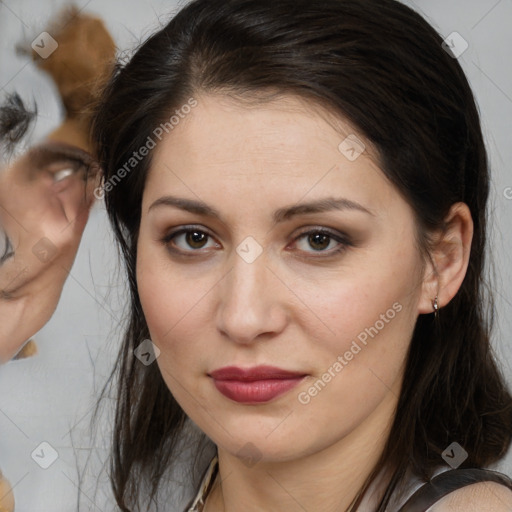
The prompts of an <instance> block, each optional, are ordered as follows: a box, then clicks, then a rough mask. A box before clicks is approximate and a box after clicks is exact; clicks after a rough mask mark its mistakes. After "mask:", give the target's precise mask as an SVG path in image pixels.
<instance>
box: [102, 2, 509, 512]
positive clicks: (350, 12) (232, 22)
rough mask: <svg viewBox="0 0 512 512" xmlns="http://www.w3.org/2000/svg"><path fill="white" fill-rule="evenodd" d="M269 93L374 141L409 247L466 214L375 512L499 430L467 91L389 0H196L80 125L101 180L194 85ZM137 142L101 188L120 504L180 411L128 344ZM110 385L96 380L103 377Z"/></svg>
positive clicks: (503, 435)
mask: <svg viewBox="0 0 512 512" xmlns="http://www.w3.org/2000/svg"><path fill="white" fill-rule="evenodd" d="M265 91H278V92H279V93H280V94H283V95H285V94H286V95H296V96H300V97H302V98H307V99H308V100H310V101H311V102H313V104H315V103H316V104H318V105H323V106H328V107H329V108H330V110H331V111H332V112H336V113H338V114H339V116H340V118H345V119H347V120H348V121H349V122H350V123H352V125H353V126H354V127H356V128H357V129H358V130H359V131H360V133H362V134H363V135H364V136H365V137H366V138H367V139H368V140H369V141H371V143H372V144H373V145H374V146H375V148H376V149H377V151H378V153H379V159H380V165H381V169H382V172H384V173H385V175H386V176H387V178H388V179H389V180H390V181H391V182H392V183H393V184H394V185H395V186H396V189H397V190H398V191H399V193H400V194H402V196H403V197H404V198H405V199H406V201H407V202H408V203H409V204H410V205H411V207H412V209H413V211H414V214H415V220H416V224H417V230H418V233H419V235H420V236H419V239H418V249H419V250H420V251H421V252H422V254H423V255H424V256H425V258H427V257H428V255H429V251H430V250H431V246H430V238H429V234H430V233H431V232H432V230H436V229H440V228H443V226H444V223H443V220H444V218H445V216H446V215H447V213H448V211H449V209H450V207H451V206H452V205H453V204H454V203H456V202H459V201H462V202H464V203H466V204H467V205H468V206H469V208H470V211H471V215H472V218H473V222H474V235H473V240H472V245H471V255H470V260H469V267H468V269H467V273H466V276H465V279H464V281H463V283H462V285H461V287H460V289H459V291H458V293H457V294H456V296H455V297H454V298H453V299H452V301H451V302H450V303H449V304H447V305H446V306H445V307H443V308H442V309H441V311H440V314H439V316H438V318H434V315H420V316H419V317H418V319H417V323H416V326H415V330H414V334H413V338H412V341H411V344H410V350H409V354H408V359H407V366H406V370H405V376H404V385H403V389H402V393H401V395H400V397H399V403H398V407H397V411H396V416H395V418H394V424H393V427H392V430H391V434H390V436H389V438H388V440H387V444H386V446H385V449H384V452H383V453H382V457H381V459H380V460H379V462H378V464H377V465H376V467H375V470H374V471H373V472H372V474H371V475H369V477H368V480H367V483H366V484H365V487H364V488H363V490H365V489H366V486H367V485H368V484H369V483H370V482H371V480H372V478H374V477H375V475H376V474H377V472H378V471H379V470H380V469H381V468H382V467H384V466H387V465H388V464H389V465H390V467H392V468H394V469H395V472H394V475H393V478H392V479H391V482H390V484H389V486H388V488H387V491H386V494H385V495H384V497H383V499H382V501H381V503H380V504H379V506H378V509H377V510H378V512H382V511H384V510H385V508H386V506H387V504H388V503H389V500H390V498H391V496H392V494H393V493H394V492H395V491H396V490H397V489H398V486H399V484H401V483H402V482H403V481H404V479H405V475H406V470H410V471H412V472H414V474H416V475H418V476H419V477H421V478H424V479H429V478H430V477H431V476H432V474H433V471H434V470H435V469H436V468H438V467H439V466H440V465H443V464H444V463H443V460H442V458H441V453H442V452H443V451H444V450H445V448H447V446H449V445H450V444H451V443H452V442H453V441H457V442H458V443H459V444H460V445H462V446H463V447H464V448H465V449H466V451H467V452H468V458H467V460H466V461H465V462H464V464H463V467H486V466H488V465H490V464H492V463H494V462H496V461H498V460H499V459H500V458H502V457H503V456H504V454H505V453H506V451H507V449H508V447H509V444H510V442H511V435H512V434H511V425H512V398H511V396H510V394H509V391H508V390H507V387H506V384H505V382H504V380H503V377H502V375H501V374H500V371H499V369H498V368H497V365H496V362H495V359H494V356H493V354H492V350H491V346H490V333H491V328H492V324H493V319H494V303H493V297H492V294H491V293H490V292H489V290H486V289H485V283H486V281H485V280H484V271H485V255H486V254H487V252H486V219H487V199H488V193H489V171H488V162H487V155H486V149H485V146H484V142H483V137H482V132H481V127H480V120H479V114H478V110H477V107H476V105H475V100H474V97H473V94H472V91H471V89H470V86H469V84H468V81H467V79H466V77H465V75H464V73H463V71H462V68H461V66H460V64H459V63H458V61H457V59H455V58H454V56H453V55H451V54H449V53H447V51H445V49H444V48H442V38H441V36H440V35H439V34H438V33H437V32H436V31H435V30H434V29H433V28H432V27H431V26H430V25H429V24H428V23H427V22H426V21H425V20H424V19H423V18H422V17H421V16H420V15H419V14H417V13H416V12H415V11H413V10H412V9H410V8H408V7H406V6H404V5H402V4H401V3H399V2H397V1H395V0H322V1H321V2H311V0H195V1H192V2H190V3H189V4H188V5H186V6H185V7H183V8H182V9H181V10H180V11H179V12H178V13H177V15H176V16H175V17H174V18H173V19H172V20H171V21H170V22H169V23H168V24H167V25H166V26H165V27H163V28H162V29H161V30H159V31H158V32H157V33H155V34H154V35H152V36H151V37H150V38H149V39H148V40H147V41H146V42H145V43H144V44H142V45H141V46H140V48H139V49H138V50H137V52H136V53H135V55H134V56H133V58H132V59H131V60H130V61H129V62H128V63H126V64H125V65H119V66H118V67H117V69H116V71H115V73H114V76H113V78H112V80H111V82H110V84H109V85H108V87H107V89H106V91H105V94H104V97H103V100H102V104H101V106H100V108H99V109H98V113H97V116H96V118H95V122H94V137H95V140H96V142H97V144H98V148H99V158H100V162H101V164H102V166H103V169H104V178H105V181H108V180H109V179H111V178H112V177H113V176H114V175H115V173H116V172H117V170H118V169H120V168H122V167H123V165H124V164H125V163H126V162H127V161H128V160H129V159H130V157H131V156H132V154H133V152H134V151H137V149H138V148H140V147H142V146H143V145H144V144H145V143H146V140H147V138H148V136H151V134H152V133H153V130H154V129H155V127H157V126H158V125H159V124H160V123H162V122H164V121H165V120H168V119H169V117H170V115H172V112H173V111H174V110H175V109H177V108H179V107H180V106H181V105H183V104H185V103H186V102H187V100H188V99H189V98H190V97H193V96H194V95H195V94H199V93H209V92H210V93H212V92H215V93H223V94H229V95H230V96H232V97H235V98H247V97H249V96H251V95H252V96H254V97H256V93H264V92H265ZM150 164H151V155H149V156H148V157H146V158H145V159H144V160H143V161H142V162H140V164H139V165H138V166H137V168H136V169H134V170H133V171H132V172H131V173H130V174H129V175H127V176H126V177H125V178H123V179H122V180H121V181H120V182H119V183H117V184H116V185H115V186H114V187H112V188H111V190H110V191H108V192H107V193H106V194H105V201H106V207H107V211H108V214H109V217H110V220H111V223H112V226H113V229H114V232H115V235H116V238H117V240H118V243H119V247H120V249H121V253H122V256H123V259H124V263H125V267H126V271H127V275H128V282H129V288H130V315H129V325H128V326H127V329H126V332H125V335H124V339H123V343H122V346H121V349H120V353H119V358H118V361H117V365H116V368H114V370H113V373H112V375H111V379H110V381H112V379H113V377H114V376H116V377H117V379H116V386H117V403H116V411H115V428H114V438H113V447H112V448H113V449H112V458H111V473H112V474H111V481H112V485H113V489H114V493H115V498H116V500H117V503H118V505H119V507H120V508H121V510H123V511H132V510H135V507H136V506H138V504H136V503H138V502H139V500H144V499H146V498H145V497H144V496H143V494H144V485H145V484H146V483H151V496H150V497H148V499H147V501H145V502H144V503H143V505H142V508H144V504H146V505H147V503H149V501H150V500H151V499H153V498H154V496H155V495H156V492H157V490H158V488H159V485H160V483H161V479H162V475H163V473H164V472H165V470H166V468H169V467H171V466H172V465H173V464H174V462H175V458H176V449H177V443H178V439H179V436H180V434H181V432H182V429H183V427H184V425H185V423H186V416H185V413H184V412H183V410H182V409H181V407H180V406H179V404H178V403H177V402H176V400H175V399H174V398H173V396H172V395H171V393H170V392H169V389H168V388H167V386H166V384H165V382H164V380H163V379H162V377H161V375H160V372H159V369H158V366H157V365H156V364H154V365H150V366H144V365H143V364H140V362H139V361H138V360H137V359H136V358H135V357H134V354H133V351H134V349H135V348H136V347H137V346H138V344H139V343H140V342H141V341H142V340H144V339H145V338H149V332H148V326H147V324H146V321H145V318H144V314H143V311H142V307H141V303H140V300H139V296H138V292H137V284H136V279H135V263H136V258H137V254H136V246H137V237H138V230H139V223H140V218H141V204H142V194H143V190H144V184H145V180H146V175H147V172H148V169H149V167H150ZM107 384H108V383H107Z"/></svg>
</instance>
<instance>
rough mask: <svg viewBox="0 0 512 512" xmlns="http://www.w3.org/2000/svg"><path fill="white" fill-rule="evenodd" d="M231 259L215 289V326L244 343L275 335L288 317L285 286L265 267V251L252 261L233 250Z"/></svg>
mask: <svg viewBox="0 0 512 512" xmlns="http://www.w3.org/2000/svg"><path fill="white" fill-rule="evenodd" d="M232 261H233V267H232V270H231V271H230V272H229V273H228V274H227V276H226V277H225V278H224V279H223V280H222V282H221V284H220V286H219V289H218V293H219V302H218V304H219V306H218V311H217V328H218V329H219V331H220V332H221V334H222V335H223V336H225V337H227V338H229V339H230V340H232V341H234V342H236V343H239V344H244V345H248V344H251V343H254V342H256V341H257V340H262V339H263V338H268V337H274V336H276V335H278V334H279V333H280V332H282V331H283V330H284V328H285V326H286V323H287V318H288V314H287V308H286V303H285V302H284V301H285V300H286V286H285V285H284V284H283V283H282V282H281V281H280V279H279V278H278V277H277V276H276V273H274V271H273V270H272V269H271V268H270V267H269V265H268V263H269V262H268V260H267V258H266V254H265V251H264V252H263V253H262V254H261V255H260V256H259V257H258V258H257V259H256V260H255V261H253V262H252V263H247V262H246V261H244V259H242V258H241V257H240V256H239V255H238V254H236V253H235V252H234V254H233V257H232Z"/></svg>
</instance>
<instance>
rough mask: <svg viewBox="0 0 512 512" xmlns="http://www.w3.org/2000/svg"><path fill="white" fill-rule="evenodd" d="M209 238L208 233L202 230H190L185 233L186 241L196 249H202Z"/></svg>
mask: <svg viewBox="0 0 512 512" xmlns="http://www.w3.org/2000/svg"><path fill="white" fill-rule="evenodd" d="M207 238H208V235H207V234H206V233H203V232H201V231H188V232H187V233H186V234H185V241H186V243H187V244H188V245H189V246H190V247H193V248H194V249H202V248H203V247H204V243H205V240H206V239H207Z"/></svg>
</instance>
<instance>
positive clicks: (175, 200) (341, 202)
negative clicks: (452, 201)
mask: <svg viewBox="0 0 512 512" xmlns="http://www.w3.org/2000/svg"><path fill="white" fill-rule="evenodd" d="M160 206H171V207H175V208H179V209H181V210H185V211H188V212H191V213H195V214H197V215H203V216H205V217H212V218H215V219H218V220H220V221H223V219H222V215H221V214H220V213H219V212H218V211H217V210H216V209H215V208H213V207H211V206H209V205H207V204H206V203H204V202H202V201H197V200H193V199H186V198H183V197H175V196H163V197H161V198H159V199H157V200H156V201H155V202H154V203H153V204H152V205H151V206H150V207H149V209H148V213H149V211H151V210H152V209H153V208H157V207H160ZM331 210H338V211H345V210H349V211H359V212H363V213H366V214H368V215H371V216H373V217H375V216H376V214H375V213H374V212H373V211H372V210H370V209H369V208H365V207H364V206H363V205H361V204H359V203H357V202H355V201H351V200H350V199H345V198H334V197H326V198H324V199H319V200H316V201H310V202H307V203H299V204H296V205H293V206H287V207H285V208H280V209H278V210H276V211H275V212H274V214H273V215H272V218H273V225H274V226H275V225H276V224H279V223H281V222H284V221H287V220H290V219H291V218H292V217H295V216H297V215H306V214H313V213H322V212H327V211H331Z"/></svg>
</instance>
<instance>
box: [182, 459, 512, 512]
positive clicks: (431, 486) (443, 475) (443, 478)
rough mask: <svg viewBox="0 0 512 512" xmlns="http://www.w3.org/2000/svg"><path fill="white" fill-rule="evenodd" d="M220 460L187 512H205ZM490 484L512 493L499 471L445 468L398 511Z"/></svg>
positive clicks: (418, 510) (420, 509)
mask: <svg viewBox="0 0 512 512" xmlns="http://www.w3.org/2000/svg"><path fill="white" fill-rule="evenodd" d="M218 460H219V459H218V455H217V454H216V455H215V456H214V457H213V458H212V459H211V461H210V463H209V465H208V468H207V470H206V472H205V474H204V476H203V478H202V480H201V483H200V485H199V488H198V491H197V493H196V496H195V498H194V500H193V501H192V504H191V505H190V506H189V507H188V508H186V510H185V512H203V510H204V506H205V502H206V498H207V497H208V495H209V493H210V491H211V489H212V487H213V483H214V481H215V477H216V476H217V473H218V470H219V464H218ZM487 481H492V482H497V483H499V484H502V485H504V486H506V487H508V488H509V489H510V490H512V479H510V478H509V477H508V476H507V475H505V474H503V473H500V472H498V471H493V470H489V469H480V468H464V469H451V468H449V467H448V468H442V469H441V471H440V472H437V474H435V475H434V477H433V478H432V479H431V480H430V481H429V482H423V483H421V484H419V485H416V488H414V486H413V490H412V492H409V493H408V498H407V499H406V500H405V502H404V503H402V504H401V506H397V508H396V510H397V512H427V510H428V509H429V508H430V507H432V505H434V504H435V503H437V502H438V501H440V500H441V499H442V498H444V497H445V496H447V495H448V494H450V493H451V492H454V491H456V490H457V489H460V488H462V487H465V486H467V485H471V484H474V483H478V482H487ZM398 505H400V504H398Z"/></svg>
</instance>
